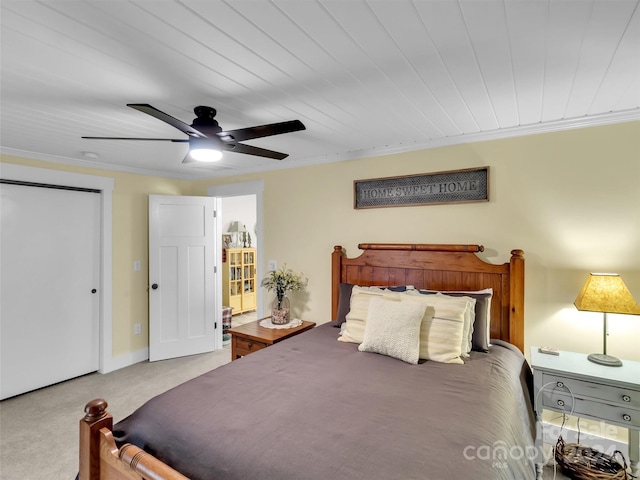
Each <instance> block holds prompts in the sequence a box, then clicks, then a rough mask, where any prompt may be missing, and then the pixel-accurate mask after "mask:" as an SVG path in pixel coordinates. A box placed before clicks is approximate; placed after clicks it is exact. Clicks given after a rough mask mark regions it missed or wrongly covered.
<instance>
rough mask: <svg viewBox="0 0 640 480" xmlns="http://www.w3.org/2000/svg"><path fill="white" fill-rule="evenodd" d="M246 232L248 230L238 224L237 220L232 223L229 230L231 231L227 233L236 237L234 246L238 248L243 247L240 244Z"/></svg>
mask: <svg viewBox="0 0 640 480" xmlns="http://www.w3.org/2000/svg"><path fill="white" fill-rule="evenodd" d="M246 231H247V229H246V228H245V227H244V225H243V224H241V223H240V222H238V221H237V220H236V221H235V222H231V227H230V228H229V231H228V232H227V233H231V234H232V235H235V240H236V241H235V243H234V246H236V247H241V246H242V245H241V244H240V234H241V233H243V232H246Z"/></svg>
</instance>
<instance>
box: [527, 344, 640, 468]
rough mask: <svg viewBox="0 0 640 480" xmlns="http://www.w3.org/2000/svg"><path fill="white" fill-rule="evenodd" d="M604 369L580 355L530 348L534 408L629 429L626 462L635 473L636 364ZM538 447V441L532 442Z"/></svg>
mask: <svg viewBox="0 0 640 480" xmlns="http://www.w3.org/2000/svg"><path fill="white" fill-rule="evenodd" d="M622 363H623V365H622V367H606V366H604V365H598V364H596V363H593V362H590V361H589V360H587V355H586V354H583V353H573V352H563V351H561V352H560V354H559V355H548V354H543V353H540V352H538V347H531V367H532V368H533V376H534V395H535V398H536V399H537V401H536V408H537V409H539V410H540V411H539V412H537V414H538V415H540V414H541V413H542V410H543V409H547V410H553V411H556V412H564V413H570V412H571V411H572V409H573V415H575V416H577V417H584V418H591V419H595V420H599V421H603V422H605V423H609V424H612V425H618V426H621V427H625V428H627V429H629V461H630V466H631V470H632V473H633V474H634V475H637V473H638V459H639V457H640V441H639V437H640V362H633V361H630V360H623V361H622ZM536 447H538V448H541V447H542V438H537V439H536Z"/></svg>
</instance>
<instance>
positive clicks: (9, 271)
mask: <svg viewBox="0 0 640 480" xmlns="http://www.w3.org/2000/svg"><path fill="white" fill-rule="evenodd" d="M100 202H101V195H100V193H99V192H90V191H75V190H65V189H58V188H43V187H42V186H27V185H24V184H6V183H3V184H1V185H0V211H1V217H0V219H1V225H0V399H4V398H8V397H12V396H15V395H18V394H21V393H24V392H28V391H30V390H34V389H37V388H40V387H44V386H47V385H51V384H54V383H57V382H60V381H63V380H67V379H69V378H74V377H77V376H80V375H83V374H86V373H90V372H94V371H96V370H98V367H99V323H100V319H99V311H100V310H99V307H100V295H101V292H100V287H101V286H100V284H99V282H100V233H101V231H100V224H101V209H100Z"/></svg>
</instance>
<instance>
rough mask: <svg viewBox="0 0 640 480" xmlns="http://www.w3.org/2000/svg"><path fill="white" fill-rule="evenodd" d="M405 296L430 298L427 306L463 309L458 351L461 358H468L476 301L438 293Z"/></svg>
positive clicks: (417, 293) (408, 293)
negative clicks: (449, 306)
mask: <svg viewBox="0 0 640 480" xmlns="http://www.w3.org/2000/svg"><path fill="white" fill-rule="evenodd" d="M407 295H412V296H415V295H423V296H426V297H432V298H431V299H429V302H427V304H428V305H432V306H434V307H437V306H438V305H442V306H444V305H454V306H459V307H464V324H463V328H462V338H461V340H460V351H461V352H462V356H463V357H468V356H469V352H471V347H472V342H471V340H472V338H473V322H474V320H475V316H476V299H475V298H471V297H452V296H447V295H442V294H440V293H437V294H432V295H431V294H429V295H425V294H422V293H419V292H418V291H415V292H407Z"/></svg>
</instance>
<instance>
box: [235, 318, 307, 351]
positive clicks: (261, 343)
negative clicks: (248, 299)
mask: <svg viewBox="0 0 640 480" xmlns="http://www.w3.org/2000/svg"><path fill="white" fill-rule="evenodd" d="M267 318H269V317H267ZM262 320H264V318H261V319H260V320H256V321H255V322H250V323H245V324H244V325H240V326H239V327H233V328H231V329H229V330H227V331H226V333H230V334H231V361H233V360H237V359H238V358H240V357H243V356H245V355H249V354H250V353H253V352H257V351H258V350H262V349H263V348H267V347H269V346H271V345H273V344H274V343H278V342H281V341H282V340H285V339H287V338H290V337H293V336H294V335H298V334H299V333H302V332H306V331H307V330H310V329H312V328H313V327H315V326H316V324H315V323H314V322H307V321H303V322H302V325H300V326H298V327H293V328H265V327H261V326H260V322H261V321H262Z"/></svg>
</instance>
